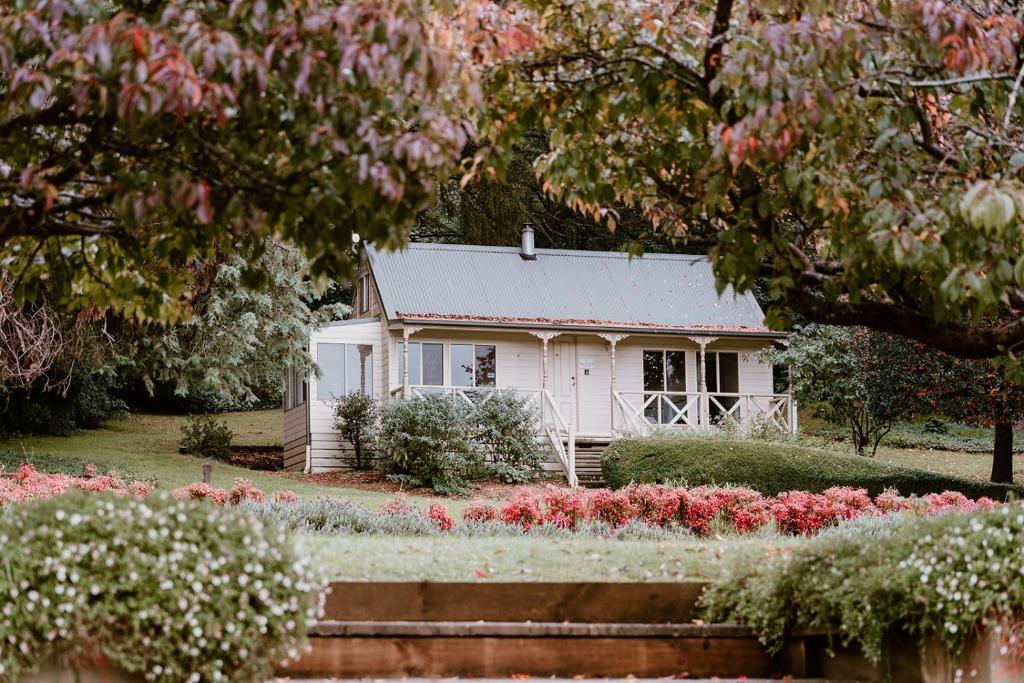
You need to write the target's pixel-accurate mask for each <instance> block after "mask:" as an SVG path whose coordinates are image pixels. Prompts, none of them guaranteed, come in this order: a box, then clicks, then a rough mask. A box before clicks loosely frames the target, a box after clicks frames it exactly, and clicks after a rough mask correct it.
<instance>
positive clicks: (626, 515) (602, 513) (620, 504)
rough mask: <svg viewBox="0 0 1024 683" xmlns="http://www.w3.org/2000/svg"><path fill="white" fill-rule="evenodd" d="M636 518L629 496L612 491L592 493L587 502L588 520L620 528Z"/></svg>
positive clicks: (604, 490) (602, 490)
mask: <svg viewBox="0 0 1024 683" xmlns="http://www.w3.org/2000/svg"><path fill="white" fill-rule="evenodd" d="M635 516H636V509H635V508H634V507H633V505H632V503H630V502H629V496H628V495H626V494H625V493H618V492H616V491H612V490H611V489H597V490H595V491H591V492H590V495H589V496H588V500H587V519H590V520H598V521H600V522H604V523H605V524H608V525H609V526H612V527H620V526H622V525H623V524H626V523H627V522H628V521H629V520H631V519H633V518H634V517H635Z"/></svg>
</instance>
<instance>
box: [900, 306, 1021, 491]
mask: <svg viewBox="0 0 1024 683" xmlns="http://www.w3.org/2000/svg"><path fill="white" fill-rule="evenodd" d="M1014 315H1017V313H1008V314H1007V315H1006V316H1005V317H1004V319H1005V318H1006V317H1012V316H1014ZM990 324H993V323H991V322H990ZM995 324H998V323H995ZM889 345H890V348H891V353H890V354H889V359H890V361H891V362H892V363H893V364H894V366H895V367H896V368H897V370H896V371H897V372H898V373H900V374H902V375H903V376H904V378H905V382H907V384H908V385H912V386H914V387H915V390H914V394H915V399H916V406H917V407H916V411H917V412H922V413H923V412H930V413H938V414H941V415H945V416H947V417H949V418H951V419H953V420H957V421H960V422H966V423H967V424H971V425H977V426H982V427H993V428H994V431H995V435H994V441H993V446H992V477H991V479H992V481H994V482H998V483H1013V428H1014V425H1016V424H1018V423H1020V422H1021V421H1022V420H1024V386H1021V385H1020V384H1019V383H1018V382H1015V381H1012V380H1011V379H1010V378H1009V377H1008V376H1007V373H1006V369H1005V367H1003V366H1002V365H1001V364H997V363H994V362H993V361H989V360H971V359H964V358H959V357H957V356H953V355H950V354H947V353H942V352H935V351H933V350H931V349H929V348H928V347H926V346H925V345H924V344H921V343H912V342H908V341H906V340H900V339H896V338H892V339H890V344H889Z"/></svg>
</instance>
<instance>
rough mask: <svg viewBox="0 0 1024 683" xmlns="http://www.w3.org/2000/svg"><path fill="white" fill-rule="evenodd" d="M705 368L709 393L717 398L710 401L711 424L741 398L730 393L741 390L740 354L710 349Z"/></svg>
mask: <svg viewBox="0 0 1024 683" xmlns="http://www.w3.org/2000/svg"><path fill="white" fill-rule="evenodd" d="M705 369H706V372H707V386H708V394H709V395H710V396H713V397H714V399H715V400H713V401H712V400H709V401H708V403H709V407H708V410H709V413H710V414H709V417H710V421H711V424H716V423H717V422H720V421H721V419H722V416H723V415H724V414H725V413H726V412H727V411H729V410H732V407H733V406H735V405H736V403H737V402H738V401H739V400H740V399H739V397H738V396H730V395H729V394H738V393H739V391H740V357H739V354H738V353H736V352H733V351H710V352H708V353H707V356H706V359H705ZM734 414H735V413H734ZM736 417H739V415H736Z"/></svg>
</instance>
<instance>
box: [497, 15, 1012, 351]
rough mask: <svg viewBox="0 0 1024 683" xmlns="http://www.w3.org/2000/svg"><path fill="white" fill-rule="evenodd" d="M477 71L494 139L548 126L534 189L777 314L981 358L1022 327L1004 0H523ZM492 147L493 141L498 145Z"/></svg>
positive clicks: (1004, 346)
mask: <svg viewBox="0 0 1024 683" xmlns="http://www.w3.org/2000/svg"><path fill="white" fill-rule="evenodd" d="M525 5H526V9H525V10H523V9H518V8H517V9H516V10H515V13H513V14H510V15H508V16H507V17H504V18H503V21H504V23H501V22H499V23H498V26H499V27H500V29H499V33H500V32H506V31H507V30H508V28H507V27H508V26H510V25H513V26H516V27H518V30H520V31H522V32H524V33H526V34H527V36H528V39H525V40H521V41H519V45H520V46H521V47H520V49H518V50H515V51H514V52H513V56H512V58H510V59H506V60H504V61H503V62H501V63H497V64H494V65H493V67H492V68H491V70H490V72H489V78H488V80H487V85H488V88H487V92H488V93H489V96H490V100H489V102H488V109H489V113H490V115H491V120H492V125H491V127H490V128H489V129H488V130H489V131H490V132H491V133H492V137H493V142H494V145H495V147H494V148H493V149H492V150H491V151H493V152H495V154H494V156H493V157H492V159H496V160H497V161H495V163H500V162H501V159H502V154H503V152H504V150H507V149H508V146H509V145H510V144H512V143H513V142H515V141H517V140H518V137H517V136H518V135H519V134H520V131H522V130H533V129H541V130H547V131H550V141H551V150H550V151H548V152H547V153H545V154H544V155H543V156H542V157H541V159H540V160H539V162H538V169H539V171H540V172H541V174H542V177H543V180H544V188H545V189H546V190H547V191H549V192H550V193H552V194H553V195H554V196H556V197H558V198H559V199H560V200H561V201H563V202H564V203H566V204H567V205H568V206H570V207H571V208H573V209H574V210H577V211H579V212H581V213H585V214H587V215H590V216H592V217H593V218H595V219H597V220H599V221H602V222H604V223H605V224H606V225H608V226H609V227H614V226H616V225H617V224H618V222H619V220H620V216H619V214H618V212H617V210H616V209H615V205H616V203H621V204H625V205H628V206H633V207H636V208H638V209H640V210H642V211H644V212H645V214H646V215H647V216H648V217H649V218H650V219H651V220H652V221H653V223H654V224H655V225H657V226H659V228H660V229H662V230H665V231H667V232H669V233H672V234H674V235H676V236H678V237H679V238H680V239H685V240H690V241H692V242H693V243H695V244H704V245H706V247H705V248H706V250H707V253H708V254H709V255H710V256H711V258H712V260H713V262H714V266H715V270H716V273H717V275H718V277H719V280H720V283H721V284H725V283H730V284H732V285H734V286H735V287H736V288H737V289H739V290H741V291H743V290H748V289H750V288H751V287H752V286H753V285H754V283H755V282H756V281H757V278H758V277H762V276H763V277H765V278H766V282H767V284H768V286H769V289H770V297H771V298H772V299H773V300H777V302H778V303H777V304H776V305H773V306H771V307H770V308H769V310H768V311H767V313H768V317H769V320H770V322H771V323H772V324H775V325H784V324H785V323H786V320H787V317H788V316H789V315H791V314H792V313H794V312H795V313H798V314H800V315H802V316H804V317H805V318H806V319H808V320H810V321H812V322H817V323H834V324H840V325H864V326H869V327H873V328H876V329H880V330H883V331H888V332H894V333H898V334H902V335H906V336H908V337H911V338H915V339H918V340H921V341H924V342H926V343H928V344H930V345H932V346H934V347H936V348H939V349H941V350H944V351H946V352H948V353H952V354H956V355H960V356H964V357H971V358H984V357H992V356H995V355H999V354H1007V355H1008V356H1011V357H1012V354H1011V353H1010V352H1011V350H1012V349H1013V348H1015V347H1016V346H1017V345H1020V344H1022V343H1024V319H1021V318H1019V317H1018V318H1016V319H1013V320H1008V321H1005V322H1003V323H1002V324H1000V325H997V326H984V325H980V324H976V322H972V321H978V320H980V318H981V316H982V315H983V314H985V313H992V312H994V311H995V310H997V309H998V308H999V307H1000V306H1002V305H1004V302H1007V301H1009V302H1011V303H1013V302H1017V301H1024V289H1022V288H1024V254H1022V250H1024V239H1022V226H1024V183H1022V180H1021V172H1022V169H1024V144H1022V139H1024V130H1022V127H1021V110H1022V106H1024V105H1022V102H1024V98H1021V97H1020V96H1019V95H1020V94H1021V93H1020V90H1021V81H1022V74H1024V61H1022V59H1021V55H1022V54H1024V44H1022V38H1024V22H1022V20H1021V17H1020V16H1019V14H1018V12H1019V7H1018V4H1017V3H1010V2H990V3H980V4H979V3H969V2H958V1H956V0H949V1H947V2H943V1H941V0H939V1H936V2H920V1H919V0H893V1H892V2H885V3H865V2H859V1H853V0H851V1H849V2H823V1H820V0H812V1H811V2H800V3H795V2H791V1H789V0H770V1H768V2H762V1H758V2H753V1H750V0H746V1H744V0H715V1H714V2H711V1H706V0H705V1H701V0H698V1H696V2H688V3H670V4H665V3H662V2H657V1H655V0H648V1H644V0H641V1H640V2H631V3H621V2H616V1H614V0H597V1H594V2H570V1H567V2H563V3H555V4H552V3H548V2H539V1H533V2H526V3H525ZM505 156H506V157H507V154H506V155H505Z"/></svg>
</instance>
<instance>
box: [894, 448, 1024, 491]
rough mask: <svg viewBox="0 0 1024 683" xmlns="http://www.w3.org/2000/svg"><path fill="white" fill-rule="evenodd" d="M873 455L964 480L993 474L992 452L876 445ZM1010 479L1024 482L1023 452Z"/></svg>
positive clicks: (1017, 457) (1016, 460) (1017, 456)
mask: <svg viewBox="0 0 1024 683" xmlns="http://www.w3.org/2000/svg"><path fill="white" fill-rule="evenodd" d="M875 457H876V458H878V460H880V461H882V462H889V463H893V464H895V465H905V466H907V467H918V468H920V469H923V470H932V471H933V472H941V473H943V474H953V475H956V476H959V477H965V478H967V479H979V480H983V481H988V479H989V477H990V476H991V475H992V455H991V454H990V453H961V452H958V451H938V450H925V449H917V448H892V447H890V446H879V448H878V454H877V455H876V456H875ZM1013 480H1014V481H1015V482H1016V483H1017V484H1021V483H1024V454H1022V453H1018V454H1016V455H1015V456H1014V457H1013Z"/></svg>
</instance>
